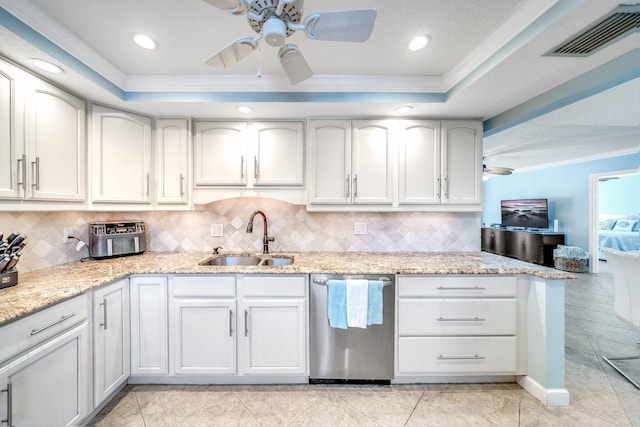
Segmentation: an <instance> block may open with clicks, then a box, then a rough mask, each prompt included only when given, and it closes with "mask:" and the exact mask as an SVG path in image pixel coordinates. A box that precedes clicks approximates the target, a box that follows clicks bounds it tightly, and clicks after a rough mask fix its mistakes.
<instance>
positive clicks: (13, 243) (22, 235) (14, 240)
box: [9, 234, 27, 249]
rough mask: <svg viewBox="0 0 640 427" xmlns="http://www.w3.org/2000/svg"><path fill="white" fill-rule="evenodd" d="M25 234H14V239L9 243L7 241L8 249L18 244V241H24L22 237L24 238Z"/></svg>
mask: <svg viewBox="0 0 640 427" xmlns="http://www.w3.org/2000/svg"><path fill="white" fill-rule="evenodd" d="M26 238H27V236H25V235H24V234H18V235H17V236H16V238H15V239H13V241H11V243H9V249H11V248H13V247H16V246H20V243H22V242H24V239H26Z"/></svg>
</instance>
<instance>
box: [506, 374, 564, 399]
mask: <svg viewBox="0 0 640 427" xmlns="http://www.w3.org/2000/svg"><path fill="white" fill-rule="evenodd" d="M518 384H520V387H522V388H523V389H525V390H526V391H528V392H529V393H530V394H531V395H532V396H533V397H535V398H536V399H538V400H539V401H540V402H542V403H543V404H544V405H546V406H569V403H570V401H571V399H570V396H569V390H567V389H566V388H549V389H547V388H544V387H542V386H541V385H540V384H538V382H537V381H535V380H533V379H532V378H531V377H529V376H526V375H525V376H522V377H519V378H518Z"/></svg>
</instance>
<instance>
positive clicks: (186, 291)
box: [169, 275, 236, 297]
mask: <svg viewBox="0 0 640 427" xmlns="http://www.w3.org/2000/svg"><path fill="white" fill-rule="evenodd" d="M169 292H170V294H171V295H172V296H174V297H234V296H235V295H236V278H235V277H234V276H215V275H210V276H175V277H174V278H173V280H172V281H171V287H170V291H169Z"/></svg>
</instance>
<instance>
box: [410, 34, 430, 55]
mask: <svg viewBox="0 0 640 427" xmlns="http://www.w3.org/2000/svg"><path fill="white" fill-rule="evenodd" d="M429 40H431V38H430V37H429V36H427V35H423V36H418V37H415V38H414V39H412V40H411V41H410V42H409V50H410V51H413V52H415V51H417V50H420V49H424V48H425V46H427V45H428V44H429Z"/></svg>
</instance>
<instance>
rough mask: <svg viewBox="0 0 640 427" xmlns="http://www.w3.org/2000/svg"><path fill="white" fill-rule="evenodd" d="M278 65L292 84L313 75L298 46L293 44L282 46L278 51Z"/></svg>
mask: <svg viewBox="0 0 640 427" xmlns="http://www.w3.org/2000/svg"><path fill="white" fill-rule="evenodd" d="M278 59H280V65H282V68H283V69H284V72H285V73H286V74H287V77H288V78H289V81H290V82H291V84H292V85H295V84H298V83H300V82H301V81H303V80H306V79H308V78H309V77H311V76H312V75H313V71H311V68H310V67H309V64H307V61H306V60H305V59H304V56H302V53H301V52H300V50H299V49H298V47H297V46H296V45H294V44H287V45H285V46H282V47H281V48H280V50H279V51H278Z"/></svg>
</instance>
